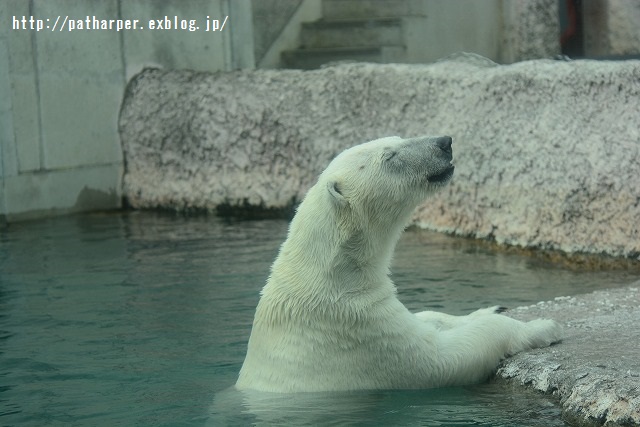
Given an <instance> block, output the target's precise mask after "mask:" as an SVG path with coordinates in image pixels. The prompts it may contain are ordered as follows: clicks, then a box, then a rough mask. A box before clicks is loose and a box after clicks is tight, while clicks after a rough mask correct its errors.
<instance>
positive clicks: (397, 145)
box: [274, 136, 454, 274]
mask: <svg viewBox="0 0 640 427" xmlns="http://www.w3.org/2000/svg"><path fill="white" fill-rule="evenodd" d="M451 143H452V140H451V138H450V137H448V136H441V137H419V138H411V139H403V138H400V137H397V136H394V137H387V138H381V139H378V140H375V141H371V142H367V143H364V144H360V145H357V146H354V147H352V148H350V149H347V150H345V151H344V152H342V153H340V154H339V155H338V156H337V157H336V158H335V159H333V161H332V162H331V163H330V164H329V166H328V167H327V168H326V169H325V171H324V172H323V173H322V174H321V175H320V177H319V178H318V182H317V183H316V184H315V185H314V186H313V187H312V188H311V189H310V190H309V192H308V193H307V195H306V196H305V198H304V200H303V202H302V203H301V204H300V206H299V207H298V210H297V213H296V215H295V217H294V219H293V221H292V223H291V226H290V229H289V236H288V239H287V241H286V242H285V244H284V245H283V247H282V248H281V253H280V257H279V260H277V261H276V265H280V264H281V262H280V261H283V262H282V264H284V265H286V266H287V268H291V267H290V266H291V265H298V266H301V265H304V266H305V268H312V267H310V266H313V268H317V269H318V270H321V271H327V270H334V269H336V268H338V267H339V266H340V265H344V264H345V263H347V264H350V267H349V268H350V269H351V270H354V269H356V270H361V269H364V270H366V268H365V266H370V267H373V269H374V270H376V272H375V273H374V274H386V273H384V272H386V269H387V266H388V264H389V261H390V259H391V255H392V253H393V249H394V247H395V242H396V241H397V239H398V238H399V236H400V233H401V232H402V230H404V227H405V226H406V224H407V222H408V221H409V219H410V218H411V214H412V213H413V211H414V209H415V208H416V207H417V206H418V205H419V204H420V203H421V202H422V201H424V200H425V199H426V198H427V197H428V196H429V195H430V194H432V193H434V192H435V191H437V190H438V189H440V188H442V187H443V186H444V185H445V184H446V183H447V182H449V180H450V179H451V177H452V175H453V171H454V166H453V165H452V164H451V161H452V150H451ZM276 265H274V267H275V266H276ZM354 265H355V267H354ZM277 270H278V269H277V268H275V269H274V271H277Z"/></svg>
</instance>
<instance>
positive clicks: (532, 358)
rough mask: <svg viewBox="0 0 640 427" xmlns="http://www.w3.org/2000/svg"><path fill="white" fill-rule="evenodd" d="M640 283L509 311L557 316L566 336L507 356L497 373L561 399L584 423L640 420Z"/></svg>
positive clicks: (524, 316) (569, 416)
mask: <svg viewBox="0 0 640 427" xmlns="http://www.w3.org/2000/svg"><path fill="white" fill-rule="evenodd" d="M639 287H640V282H636V283H634V284H633V285H632V286H631V287H628V288H623V289H612V290H607V291H598V292H594V293H591V294H586V295H580V296H576V297H559V298H556V299H555V300H554V301H550V302H541V303H538V304H536V305H532V306H530V307H519V308H517V309H515V310H512V311H509V312H507V314H508V315H510V316H512V317H515V318H517V319H521V320H530V319H534V318H538V317H547V318H552V319H555V320H556V321H558V322H560V323H561V324H563V326H564V328H565V339H564V340H563V341H562V342H561V343H559V344H556V345H554V346H552V347H550V348H546V349H536V350H532V351H528V352H525V353H521V354H517V355H515V356H513V357H511V358H509V359H506V360H505V361H504V362H503V363H502V365H501V367H500V368H499V369H498V372H497V376H498V377H501V378H506V379H509V380H510V381H515V382H519V383H521V384H523V385H527V386H529V387H532V388H534V389H536V390H539V391H542V392H544V393H552V394H553V395H555V396H556V397H557V398H558V399H559V400H560V404H561V406H562V409H563V412H564V416H565V418H566V419H568V420H570V421H571V422H572V424H578V425H607V426H614V425H640V290H639Z"/></svg>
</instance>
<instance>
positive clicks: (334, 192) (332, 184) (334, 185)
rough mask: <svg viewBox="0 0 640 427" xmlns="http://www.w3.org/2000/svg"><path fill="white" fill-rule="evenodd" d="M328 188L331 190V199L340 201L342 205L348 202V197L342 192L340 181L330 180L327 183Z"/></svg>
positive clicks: (336, 201)
mask: <svg viewBox="0 0 640 427" xmlns="http://www.w3.org/2000/svg"><path fill="white" fill-rule="evenodd" d="M327 189H328V190H329V195H330V196H331V199H332V200H333V201H334V202H335V203H338V204H339V205H340V206H344V205H346V204H348V201H347V199H346V197H344V194H342V190H341V189H340V183H339V182H338V181H329V183H328V184H327Z"/></svg>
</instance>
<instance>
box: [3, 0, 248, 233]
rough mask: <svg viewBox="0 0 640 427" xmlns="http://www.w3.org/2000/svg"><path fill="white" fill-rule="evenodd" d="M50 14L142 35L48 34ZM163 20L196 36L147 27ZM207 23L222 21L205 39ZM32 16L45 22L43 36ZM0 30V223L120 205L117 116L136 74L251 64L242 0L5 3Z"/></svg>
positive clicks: (65, 31)
mask: <svg viewBox="0 0 640 427" xmlns="http://www.w3.org/2000/svg"><path fill="white" fill-rule="evenodd" d="M58 16H60V21H58V22H59V24H58V26H57V27H56V28H60V22H62V21H63V20H64V19H65V17H66V16H68V18H69V19H76V20H78V19H82V20H83V24H84V23H85V22H84V20H85V19H86V17H87V16H89V17H94V16H95V17H96V18H97V19H99V20H109V19H131V20H133V19H138V20H139V23H138V25H139V26H142V27H144V29H143V30H128V31H127V30H125V31H119V32H118V31H115V29H112V30H108V29H104V30H79V29H78V30H75V31H71V32H69V31H68V26H67V27H64V29H63V31H52V28H53V26H54V23H55V21H56V19H57V18H58ZM165 16H168V17H169V18H170V20H173V17H174V16H177V17H178V19H179V22H180V21H181V20H182V19H185V20H187V21H188V20H191V19H195V20H196V21H197V25H199V26H200V30H197V31H188V30H186V29H185V30H182V29H179V30H175V29H171V30H169V29H164V30H156V31H150V30H149V29H148V21H149V20H150V19H162V20H163V21H164V17H165ZM207 16H209V18H210V19H219V20H220V22H222V20H223V19H224V18H225V16H229V19H228V21H227V23H226V24H225V28H224V29H223V30H222V31H217V32H213V31H209V32H207V31H205V21H206V17H207ZM14 17H15V18H16V19H17V21H16V20H14ZM23 17H25V18H26V19H27V20H26V21H22V18H23ZM30 17H33V18H35V19H42V20H43V21H42V24H43V29H42V30H41V31H36V30H35V29H31V25H32V24H31V22H29V18H30ZM47 19H48V20H49V21H47ZM76 22H77V21H76ZM0 23H2V25H0V221H6V220H9V221H11V220H17V219H26V218H31V217H37V216H43V215H51V214H58V213H67V212H74V211H83V210H95V209H108V208H117V207H119V206H120V203H121V177H122V170H123V159H122V150H121V147H120V140H119V136H118V127H117V121H118V113H119V110H120V103H121V102H122V96H123V92H124V87H125V84H126V82H127V80H128V79H129V78H130V77H131V76H133V75H134V74H136V73H137V72H139V71H140V70H142V68H143V67H145V66H155V67H163V68H170V69H173V68H189V69H194V70H203V71H216V70H231V69H236V68H247V67H249V68H250V67H253V65H254V60H253V34H252V32H251V29H252V25H251V3H250V1H249V0H190V1H188V2H186V1H184V2H183V1H181V2H177V1H174V2H170V1H161V0H136V1H126V0H101V1H84V0H3V1H2V2H1V3H0ZM185 23H186V22H185ZM25 25H26V27H27V29H25V28H24V26H25ZM33 25H37V22H36V21H34V24H33ZM14 27H15V28H14Z"/></svg>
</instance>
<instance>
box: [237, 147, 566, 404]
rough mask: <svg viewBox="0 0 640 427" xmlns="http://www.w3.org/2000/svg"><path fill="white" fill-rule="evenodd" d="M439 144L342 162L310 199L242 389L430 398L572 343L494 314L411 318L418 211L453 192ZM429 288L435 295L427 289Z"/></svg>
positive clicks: (259, 315)
mask: <svg viewBox="0 0 640 427" xmlns="http://www.w3.org/2000/svg"><path fill="white" fill-rule="evenodd" d="M450 160H451V159H450V157H448V158H447V156H446V154H443V152H442V150H441V149H440V148H438V147H437V146H436V144H435V142H434V140H433V139H430V138H420V139H414V140H404V139H402V138H399V137H390V138H383V139H380V140H376V141H372V142H369V143H365V144H361V145H358V146H356V147H353V148H351V149H349V150H346V151H344V152H343V153H341V154H340V155H339V156H338V157H336V158H335V159H334V160H333V161H332V162H331V164H330V165H329V166H328V167H327V169H326V170H325V171H324V172H323V173H322V175H321V176H320V177H319V179H318V182H317V183H316V185H315V186H314V187H312V188H311V189H310V190H309V192H308V194H307V195H306V197H305V199H304V201H303V203H302V204H301V205H300V206H299V208H298V211H297V213H296V216H295V218H294V219H293V221H292V223H291V226H290V229H289V234H288V237H287V240H286V241H285V242H284V244H283V245H282V247H281V249H280V253H279V255H278V257H277V259H276V260H275V262H274V264H273V267H272V271H271V276H270V278H269V280H268V282H267V284H266V286H265V287H264V289H263V290H262V294H261V299H260V302H259V304H258V307H257V309H256V314H255V319H254V324H253V330H252V333H251V337H250V340H249V345H248V350H247V355H246V359H245V361H244V364H243V366H242V369H241V371H240V375H239V378H238V381H237V384H236V387H237V388H238V389H254V390H263V391H273V392H297V391H329V390H355V389H392V388H396V389H397V388H428V387H440V386H450V385H460V384H469V383H477V382H480V381H483V380H485V379H486V378H487V377H488V376H489V375H490V374H491V373H492V372H493V371H494V370H495V368H496V366H497V365H498V363H499V362H500V360H501V359H502V358H504V357H505V356H508V355H510V354H514V353H517V352H520V351H523V350H526V349H530V348H535V347H543V346H548V345H550V344H551V343H553V342H555V341H558V340H559V339H560V337H561V328H560V327H559V325H558V324H556V323H555V322H554V321H552V320H543V319H538V320H534V321H531V322H528V323H523V322H520V321H517V320H514V319H511V318H509V317H506V316H504V315H501V314H497V313H496V309H495V308H488V309H487V308H485V309H480V310H478V311H475V312H473V313H471V314H469V315H467V316H450V315H446V314H443V313H436V312H428V311H424V312H420V313H415V314H414V313H411V312H409V311H408V310H407V309H406V308H405V306H404V305H403V304H402V303H401V302H400V301H399V300H398V299H397V298H396V289H395V286H394V284H393V282H392V281H391V279H390V278H389V275H388V274H389V272H388V267H389V263H390V261H391V257H392V254H393V249H394V247H395V244H396V242H397V240H398V238H399V236H400V234H401V233H402V231H403V229H404V227H405V225H406V224H407V221H408V220H409V219H410V216H411V213H412V212H413V210H414V209H415V207H416V206H417V205H418V204H420V203H421V202H423V201H424V200H425V199H426V198H428V196H429V195H430V194H432V193H433V192H435V191H437V190H438V189H439V188H440V187H442V186H443V185H444V184H446V182H430V181H431V180H432V178H431V177H432V176H434V175H437V174H439V173H441V172H442V171H443V170H445V169H446V168H448V167H449V166H450ZM424 285H425V287H428V286H429V284H428V283H425V284H424Z"/></svg>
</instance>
